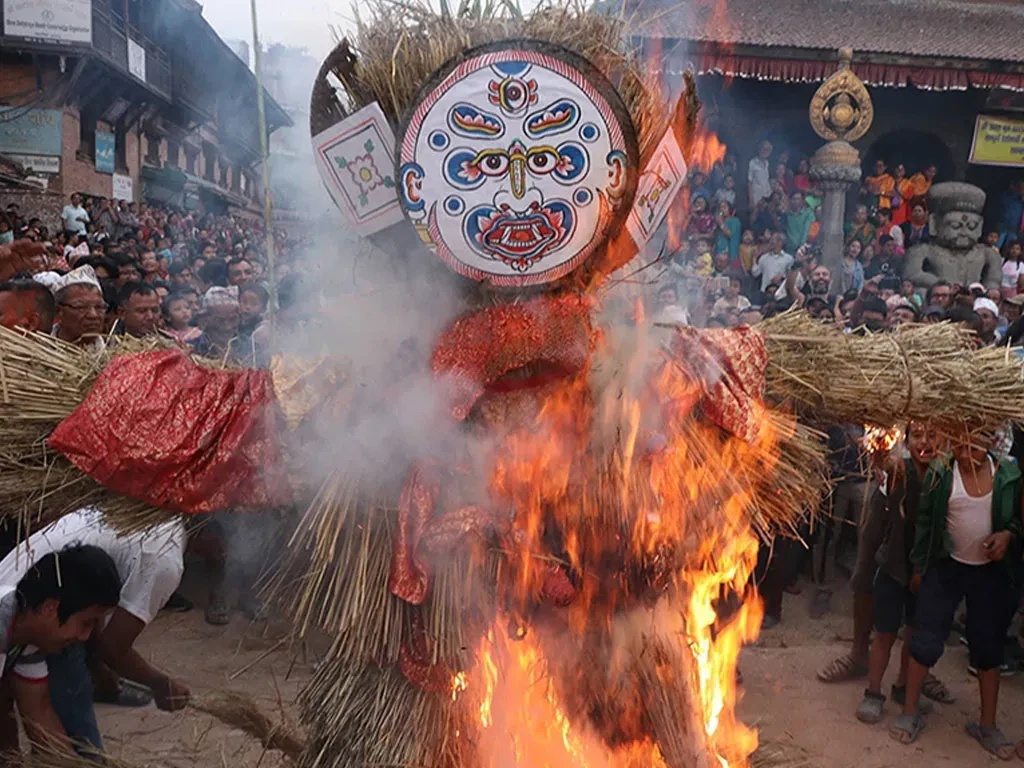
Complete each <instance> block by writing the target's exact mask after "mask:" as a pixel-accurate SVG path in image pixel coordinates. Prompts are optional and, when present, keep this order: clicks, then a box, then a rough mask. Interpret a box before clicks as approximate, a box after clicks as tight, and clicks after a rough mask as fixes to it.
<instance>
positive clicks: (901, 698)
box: [889, 685, 935, 715]
mask: <svg viewBox="0 0 1024 768" xmlns="http://www.w3.org/2000/svg"><path fill="white" fill-rule="evenodd" d="M889 698H890V699H892V700H893V703H894V704H899V705H900V706H901V707H902V706H903V705H904V704H906V703H907V686H905V685H894V686H893V687H892V690H891V691H890V692H889ZM917 710H918V712H921V713H923V714H925V715H930V714H931V713H932V712H933V711H934V710H935V706H934V705H933V704H932V703H931V702H930V701H928V699H922V698H918V700H917Z"/></svg>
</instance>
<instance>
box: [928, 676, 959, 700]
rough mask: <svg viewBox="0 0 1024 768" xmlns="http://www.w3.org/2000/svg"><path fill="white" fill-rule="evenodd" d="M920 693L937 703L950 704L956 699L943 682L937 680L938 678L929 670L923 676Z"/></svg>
mask: <svg viewBox="0 0 1024 768" xmlns="http://www.w3.org/2000/svg"><path fill="white" fill-rule="evenodd" d="M921 693H922V694H924V695H925V696H927V697H928V698H929V699H931V700H932V701H936V702H938V703H939V704H952V703H953V702H954V701H956V696H954V695H953V694H952V693H951V692H950V690H949V688H947V687H946V685H945V683H943V682H942V681H941V680H939V678H937V677H936V676H935V675H933V674H932V673H931V672H929V673H928V674H927V675H925V677H924V684H923V685H922V686H921Z"/></svg>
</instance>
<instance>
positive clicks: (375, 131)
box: [313, 102, 402, 235]
mask: <svg viewBox="0 0 1024 768" xmlns="http://www.w3.org/2000/svg"><path fill="white" fill-rule="evenodd" d="M394 152H395V135H394V133H392V131H391V126H389V125H388V121H387V118H385V117H384V113H383V112H382V111H381V109H380V107H379V106H378V105H377V103H376V102H374V103H373V104H370V105H369V106H366V107H363V108H362V109H360V110H359V111H358V112H356V113H354V114H352V115H350V116H349V117H347V118H345V119H344V120H342V121H341V122H340V123H335V124H334V125H332V126H331V127H330V128H328V129H327V130H326V131H323V132H322V133H319V134H317V135H316V136H314V137H313V154H314V156H315V157H316V167H317V170H318V171H319V172H320V178H321V179H323V182H324V185H325V186H326V187H327V191H328V192H329V193H330V195H331V199H333V200H334V204H335V205H336V206H338V209H339V210H340V211H341V212H342V213H343V214H344V215H345V218H347V219H348V221H349V224H351V226H352V228H353V229H354V230H356V232H358V233H359V234H360V235H371V234H373V233H374V232H379V231H380V230H382V229H385V228H387V227H389V226H391V225H392V224H396V223H398V222H399V221H401V220H402V208H401V206H400V205H399V204H398V194H397V188H396V185H395V176H394V173H395V154H394Z"/></svg>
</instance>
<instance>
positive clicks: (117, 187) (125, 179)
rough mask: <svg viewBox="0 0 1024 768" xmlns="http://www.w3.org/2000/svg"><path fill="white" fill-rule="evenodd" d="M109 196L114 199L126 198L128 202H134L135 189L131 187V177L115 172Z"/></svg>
mask: <svg viewBox="0 0 1024 768" xmlns="http://www.w3.org/2000/svg"><path fill="white" fill-rule="evenodd" d="M110 196H111V197H112V198H114V199H115V200H127V201H128V202H129V203H134V202H135V191H134V190H133V189H132V177H131V176H125V175H123V174H120V173H115V174H114V176H113V183H112V185H111V194H110Z"/></svg>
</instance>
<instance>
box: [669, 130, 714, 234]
mask: <svg viewBox="0 0 1024 768" xmlns="http://www.w3.org/2000/svg"><path fill="white" fill-rule="evenodd" d="M727 149H728V148H727V147H726V145H725V144H723V143H722V141H721V140H720V139H719V138H718V135H717V134H716V133H714V132H713V131H711V130H709V129H708V128H707V126H706V125H704V124H703V123H700V124H698V125H697V131H696V133H695V134H694V137H693V142H692V147H691V150H690V166H689V170H690V172H691V173H692V172H693V171H695V170H698V171H701V172H702V173H704V174H708V173H710V172H711V169H712V168H714V167H715V163H720V162H722V161H723V160H724V159H725V154H726V151H727ZM708 205H709V209H710V207H711V201H710V200H709V201H708ZM689 217H690V188H689V186H686V187H684V188H683V189H682V190H680V192H679V195H678V196H677V197H676V199H675V201H673V203H672V205H671V206H670V207H669V210H668V214H667V215H666V219H667V230H666V231H667V233H668V236H667V241H666V245H667V248H668V251H669V253H670V254H671V253H676V252H677V251H679V250H681V249H682V246H683V243H684V242H685V238H686V224H687V222H688V220H689Z"/></svg>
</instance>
